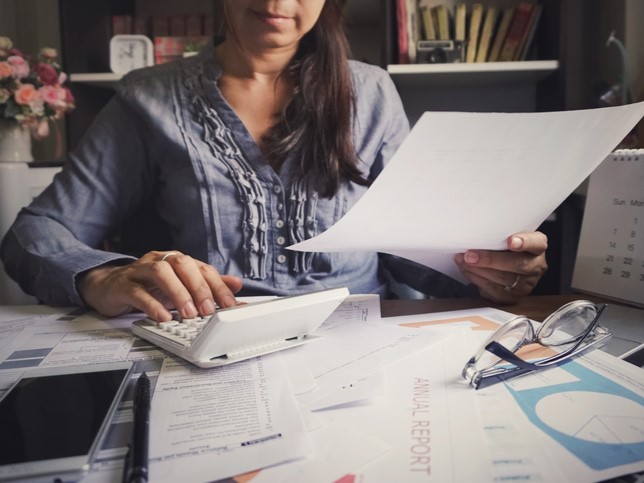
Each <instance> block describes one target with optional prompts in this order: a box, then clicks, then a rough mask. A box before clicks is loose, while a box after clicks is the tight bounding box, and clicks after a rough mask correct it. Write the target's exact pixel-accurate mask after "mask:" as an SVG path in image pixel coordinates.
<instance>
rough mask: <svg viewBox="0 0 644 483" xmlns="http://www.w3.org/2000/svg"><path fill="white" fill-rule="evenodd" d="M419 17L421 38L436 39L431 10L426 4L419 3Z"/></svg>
mask: <svg viewBox="0 0 644 483" xmlns="http://www.w3.org/2000/svg"><path fill="white" fill-rule="evenodd" d="M420 17H421V20H422V23H423V39H424V40H438V36H437V35H436V28H435V26H434V17H433V15H432V11H431V10H430V8H429V7H428V6H427V5H421V7H420Z"/></svg>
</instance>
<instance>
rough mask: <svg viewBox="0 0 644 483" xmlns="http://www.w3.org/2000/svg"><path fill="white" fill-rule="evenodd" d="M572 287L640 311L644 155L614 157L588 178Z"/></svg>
mask: <svg viewBox="0 0 644 483" xmlns="http://www.w3.org/2000/svg"><path fill="white" fill-rule="evenodd" d="M572 286H573V288H575V289H577V290H580V291H582V292H588V293H592V294H596V295H603V296H605V297H608V298H612V299H617V300H620V301H623V302H629V303H631V304H633V305H638V306H640V307H644V149H638V150H634V149H633V150H631V149H624V150H618V151H615V152H614V153H612V154H610V155H609V156H608V157H607V158H606V159H605V160H604V161H603V162H602V163H601V164H600V165H599V167H598V168H597V169H596V170H595V171H594V172H593V174H592V176H591V177H590V183H589V184H588V194H587V197H586V208H585V210H584V219H583V223H582V227H581V235H580V237H579V248H578V249H577V260H576V262H575V271H574V274H573V280H572Z"/></svg>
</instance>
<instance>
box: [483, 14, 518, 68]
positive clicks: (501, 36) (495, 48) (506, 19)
mask: <svg viewBox="0 0 644 483" xmlns="http://www.w3.org/2000/svg"><path fill="white" fill-rule="evenodd" d="M513 16H514V6H509V7H506V8H504V9H503V13H501V20H500V21H499V26H498V28H497V29H496V33H495V34H494V42H493V43H492V49H491V50H490V55H489V56H488V58H487V61H488V62H496V61H498V60H499V54H500V53H501V47H503V42H504V41H505V36H506V34H507V33H508V28H509V27H510V22H512V17H513Z"/></svg>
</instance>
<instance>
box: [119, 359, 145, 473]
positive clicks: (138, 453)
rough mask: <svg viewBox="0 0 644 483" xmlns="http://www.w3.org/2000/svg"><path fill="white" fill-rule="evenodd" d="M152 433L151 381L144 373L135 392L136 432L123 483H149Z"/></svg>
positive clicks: (127, 458) (127, 457) (137, 383)
mask: <svg viewBox="0 0 644 483" xmlns="http://www.w3.org/2000/svg"><path fill="white" fill-rule="evenodd" d="M149 433H150V379H149V378H148V375H147V374H146V373H145V372H144V373H143V374H141V375H140V376H139V380H138V381H136V389H135V390H134V430H133V432H132V444H131V445H130V449H129V451H128V453H127V455H126V457H125V465H126V467H125V468H124V471H123V483H145V482H147V481H148V445H149Z"/></svg>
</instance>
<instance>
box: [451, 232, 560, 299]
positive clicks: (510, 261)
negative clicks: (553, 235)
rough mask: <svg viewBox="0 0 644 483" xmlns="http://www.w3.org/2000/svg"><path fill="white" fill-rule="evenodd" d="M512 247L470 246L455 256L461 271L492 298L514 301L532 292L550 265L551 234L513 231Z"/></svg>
mask: <svg viewBox="0 0 644 483" xmlns="http://www.w3.org/2000/svg"><path fill="white" fill-rule="evenodd" d="M507 244H508V251H493V250H468V251H467V252H465V253H459V254H457V255H456V257H455V261H456V265H458V268H459V269H460V271H461V273H463V275H465V277H466V278H467V279H468V280H469V281H471V282H472V283H473V284H474V285H476V286H477V287H478V290H479V293H480V294H481V296H482V297H485V298H487V299H489V300H491V301H492V302H496V303H501V304H512V303H516V302H518V301H519V299H520V298H521V297H522V296H523V295H527V294H529V293H530V292H531V291H532V290H533V289H534V287H535V286H536V285H537V282H538V281H539V279H540V278H541V277H542V275H543V274H544V273H545V272H546V270H547V269H548V265H547V263H546V255H545V253H546V248H548V238H547V237H546V235H544V234H543V233H541V232H538V231H535V232H527V233H518V234H516V235H512V236H511V237H509V238H508V240H507Z"/></svg>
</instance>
